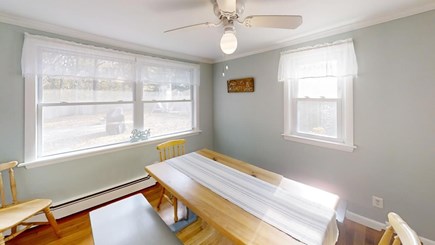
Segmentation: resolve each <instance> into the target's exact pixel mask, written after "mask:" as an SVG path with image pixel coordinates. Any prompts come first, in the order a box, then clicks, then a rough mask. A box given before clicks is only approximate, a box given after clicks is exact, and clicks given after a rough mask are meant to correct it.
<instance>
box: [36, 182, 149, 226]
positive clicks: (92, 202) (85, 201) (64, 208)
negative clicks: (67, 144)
mask: <svg viewBox="0 0 435 245" xmlns="http://www.w3.org/2000/svg"><path fill="white" fill-rule="evenodd" d="M155 183H156V181H155V180H154V179H153V178H151V177H150V176H146V177H143V178H140V179H136V180H133V181H129V182H126V183H124V184H121V185H117V186H114V187H111V188H108V189H105V190H101V191H97V192H95V193H93V194H90V195H86V196H82V197H79V198H77V199H74V200H70V201H67V202H63V203H61V204H57V205H53V206H51V211H52V212H53V215H54V217H55V218H56V219H60V218H63V217H66V216H69V215H72V214H75V213H78V212H81V211H84V210H87V209H89V208H92V207H95V206H98V205H101V204H104V203H107V202H110V201H112V200H115V199H117V198H120V197H123V196H126V195H128V194H131V193H134V192H137V191H140V190H143V189H145V188H147V187H150V186H152V185H154V184H155ZM30 220H32V221H33V220H34V221H45V220H46V218H45V216H44V215H43V214H39V215H37V216H35V217H33V218H32V219H30Z"/></svg>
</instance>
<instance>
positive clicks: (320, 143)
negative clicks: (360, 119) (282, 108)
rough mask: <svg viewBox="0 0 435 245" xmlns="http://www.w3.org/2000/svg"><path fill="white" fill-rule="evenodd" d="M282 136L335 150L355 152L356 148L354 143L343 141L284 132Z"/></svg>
mask: <svg viewBox="0 0 435 245" xmlns="http://www.w3.org/2000/svg"><path fill="white" fill-rule="evenodd" d="M282 136H283V137H284V139H286V140H291V141H294V142H299V143H303V144H309V145H315V146H320V147H325V148H329V149H335V150H340V151H346V152H353V150H354V149H355V148H356V146H354V145H345V144H341V143H336V142H329V141H324V140H317V139H308V138H303V137H300V136H295V135H285V134H282Z"/></svg>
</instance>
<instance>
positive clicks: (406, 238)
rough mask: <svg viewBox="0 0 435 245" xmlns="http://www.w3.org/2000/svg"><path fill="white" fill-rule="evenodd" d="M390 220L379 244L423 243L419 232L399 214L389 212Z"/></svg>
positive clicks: (410, 244) (418, 244)
mask: <svg viewBox="0 0 435 245" xmlns="http://www.w3.org/2000/svg"><path fill="white" fill-rule="evenodd" d="M388 222H389V223H390V225H389V226H388V227H387V229H386V230H385V232H384V234H383V235H382V237H381V240H380V241H379V243H378V245H390V244H393V245H400V244H403V245H421V241H420V238H418V236H417V233H415V231H414V230H412V229H411V228H410V227H409V226H408V224H407V223H406V222H405V221H403V219H402V218H400V216H399V215H397V214H396V213H393V212H391V213H389V214H388ZM394 234H396V236H394Z"/></svg>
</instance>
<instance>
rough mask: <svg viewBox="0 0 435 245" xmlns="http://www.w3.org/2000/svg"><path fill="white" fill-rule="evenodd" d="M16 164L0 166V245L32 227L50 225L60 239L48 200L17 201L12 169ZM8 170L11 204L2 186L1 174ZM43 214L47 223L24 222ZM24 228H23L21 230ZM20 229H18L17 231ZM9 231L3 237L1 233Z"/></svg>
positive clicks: (9, 163) (10, 163) (14, 162)
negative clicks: (9, 232)
mask: <svg viewBox="0 0 435 245" xmlns="http://www.w3.org/2000/svg"><path fill="white" fill-rule="evenodd" d="M17 164H18V162H16V161H13V162H8V163H2V164H0V196H1V207H0V245H3V244H5V242H7V241H9V240H11V239H12V238H14V237H16V236H18V235H19V234H21V233H22V232H24V231H25V230H27V229H28V228H30V227H32V226H34V225H40V224H50V225H51V227H53V230H54V233H56V236H58V237H60V232H59V228H58V226H57V223H56V219H55V218H54V216H53V214H52V213H51V211H50V205H51V200H49V199H33V200H30V201H26V202H19V201H17V190H16V184H15V176H14V169H13V168H14V167H15V166H17ZM6 170H8V172H9V182H10V190H11V196H12V203H10V204H7V203H6V197H5V196H6V195H5V190H4V185H3V179H2V172H3V171H6ZM40 212H44V213H45V216H46V217H47V220H48V222H25V221H26V220H27V219H29V218H31V217H32V216H34V215H36V214H38V213H40ZM21 227H24V228H21ZM18 228H20V229H18ZM8 229H10V230H11V234H10V235H8V236H6V237H4V236H3V232H4V231H6V230H8Z"/></svg>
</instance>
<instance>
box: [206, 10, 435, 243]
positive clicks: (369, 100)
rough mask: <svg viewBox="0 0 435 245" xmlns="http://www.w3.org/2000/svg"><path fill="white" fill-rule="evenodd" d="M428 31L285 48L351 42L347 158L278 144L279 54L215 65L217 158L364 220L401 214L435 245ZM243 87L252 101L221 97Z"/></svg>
mask: <svg viewBox="0 0 435 245" xmlns="http://www.w3.org/2000/svg"><path fill="white" fill-rule="evenodd" d="M434 23H435V11H431V12H427V13H423V14H419V15H415V16H411V17H408V18H404V19H399V20H395V21H391V22H388V23H384V24H380V25H376V26H372V27H368V28H364V29H361V30H357V31H353V32H349V33H344V34H341V35H337V36H333V37H328V38H323V39H320V40H315V41H312V42H309V43H304V44H301V45H297V46H294V47H288V48H286V50H287V49H293V48H296V47H301V46H307V45H314V44H318V43H324V42H331V41H335V40H339V39H345V38H353V39H354V44H355V49H356V55H357V59H358V64H359V77H358V78H357V79H356V80H355V82H354V121H355V123H354V128H355V130H354V138H355V145H357V147H358V148H357V149H356V150H355V151H354V152H353V153H348V152H342V151H338V150H331V149H326V148H320V147H316V146H311V145H306V144H301V143H296V142H291V141H286V140H284V139H283V138H282V136H281V134H282V133H283V120H284V119H283V84H282V83H278V82H277V72H278V62H279V55H280V51H282V50H274V51H270V52H265V53H261V54H257V55H252V56H249V57H245V58H240V59H236V60H232V61H229V62H224V63H219V64H216V65H215V66H214V79H213V83H214V86H213V93H214V103H213V113H214V146H215V150H217V151H219V152H222V153H224V154H228V155H231V156H234V157H236V158H239V159H242V160H245V161H247V162H250V163H253V164H256V165H258V166H260V167H263V168H266V169H269V170H271V171H274V172H277V173H281V174H283V175H284V176H287V177H289V178H292V179H295V180H297V181H301V182H304V183H307V184H310V185H314V186H317V187H320V188H323V189H325V190H328V191H331V192H334V193H336V194H338V195H339V196H341V197H342V198H343V199H346V200H347V202H348V209H349V211H351V212H354V213H356V214H359V215H362V216H365V217H368V218H370V219H374V220H377V221H379V222H384V221H385V220H386V214H387V212H389V211H395V212H398V213H399V214H401V215H402V216H403V218H405V219H406V220H407V221H408V222H409V223H410V225H411V226H413V227H415V229H416V231H417V232H418V233H419V234H420V235H421V236H423V237H426V238H429V239H432V240H435V230H434V227H435V211H434V207H435V205H434V204H435V191H434V190H435V177H434V173H435V28H434V27H435V26H434ZM240 45H243V43H241V44H240ZM224 64H228V65H229V71H228V72H227V75H226V77H225V78H223V77H222V76H221V72H222V69H223V66H224ZM243 77H254V78H255V92H254V93H240V94H230V93H227V87H226V80H227V79H234V78H243ZM372 195H376V196H379V197H382V198H384V209H377V208H374V207H372V204H371V198H372Z"/></svg>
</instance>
